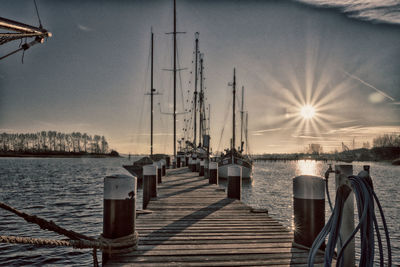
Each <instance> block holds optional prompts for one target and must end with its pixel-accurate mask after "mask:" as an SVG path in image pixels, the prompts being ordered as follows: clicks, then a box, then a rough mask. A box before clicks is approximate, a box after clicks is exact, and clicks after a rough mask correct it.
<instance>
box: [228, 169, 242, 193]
mask: <svg viewBox="0 0 400 267" xmlns="http://www.w3.org/2000/svg"><path fill="white" fill-rule="evenodd" d="M241 193H242V168H240V167H239V166H230V167H228V198H234V199H239V200H240V199H241Z"/></svg>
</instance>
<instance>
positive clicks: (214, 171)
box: [208, 161, 218, 184]
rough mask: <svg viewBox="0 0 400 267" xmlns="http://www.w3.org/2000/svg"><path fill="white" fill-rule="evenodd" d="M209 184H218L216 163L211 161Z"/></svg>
mask: <svg viewBox="0 0 400 267" xmlns="http://www.w3.org/2000/svg"><path fill="white" fill-rule="evenodd" d="M208 183H209V184H218V162H214V161H211V162H210V165H209V175H208Z"/></svg>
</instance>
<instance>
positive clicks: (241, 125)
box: [240, 86, 244, 151]
mask: <svg viewBox="0 0 400 267" xmlns="http://www.w3.org/2000/svg"><path fill="white" fill-rule="evenodd" d="M243 106H244V86H242V107H241V110H240V150H241V151H243V113H244V107H243Z"/></svg>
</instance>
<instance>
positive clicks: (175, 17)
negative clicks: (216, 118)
mask: <svg viewBox="0 0 400 267" xmlns="http://www.w3.org/2000/svg"><path fill="white" fill-rule="evenodd" d="M174 158H175V159H176V0H174Z"/></svg>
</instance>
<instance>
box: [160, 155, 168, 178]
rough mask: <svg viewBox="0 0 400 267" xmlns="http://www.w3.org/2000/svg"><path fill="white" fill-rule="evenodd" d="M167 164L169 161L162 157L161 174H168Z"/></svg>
mask: <svg viewBox="0 0 400 267" xmlns="http://www.w3.org/2000/svg"><path fill="white" fill-rule="evenodd" d="M166 164H167V163H166V161H165V159H162V160H161V176H165V174H166V170H165V165H166Z"/></svg>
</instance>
